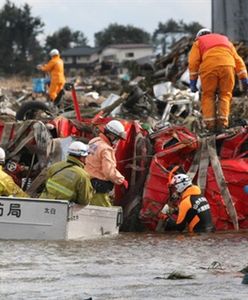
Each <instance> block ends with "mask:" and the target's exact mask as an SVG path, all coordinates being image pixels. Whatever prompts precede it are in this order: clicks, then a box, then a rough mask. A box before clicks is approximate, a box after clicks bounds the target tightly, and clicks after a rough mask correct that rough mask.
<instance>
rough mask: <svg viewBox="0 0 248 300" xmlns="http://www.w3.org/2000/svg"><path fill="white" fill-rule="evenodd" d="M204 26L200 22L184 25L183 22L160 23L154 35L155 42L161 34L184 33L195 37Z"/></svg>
mask: <svg viewBox="0 0 248 300" xmlns="http://www.w3.org/2000/svg"><path fill="white" fill-rule="evenodd" d="M201 28H203V26H202V25H201V24H200V23H198V22H191V23H189V24H186V23H184V22H183V21H182V20H180V21H179V22H177V21H175V20H173V19H169V20H168V21H167V22H166V23H161V22H159V23H158V28H157V29H156V30H155V31H154V33H153V37H152V39H153V41H155V40H156V38H157V36H158V35H159V34H168V33H175V32H183V33H185V34H192V35H195V34H196V33H197V32H198V31H199V30H200V29H201Z"/></svg>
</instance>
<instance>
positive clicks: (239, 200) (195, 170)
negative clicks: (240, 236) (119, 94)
mask: <svg viewBox="0 0 248 300" xmlns="http://www.w3.org/2000/svg"><path fill="white" fill-rule="evenodd" d="M110 119H111V118H98V119H97V121H94V122H92V119H83V120H81V121H77V120H69V119H67V118H64V117H61V116H60V117H57V118H55V119H53V120H49V121H47V122H41V121H37V120H26V121H21V122H0V144H1V146H2V147H3V148H4V149H5V150H6V153H7V164H6V171H7V172H8V173H9V174H10V175H11V176H13V178H14V180H15V181H16V183H17V184H19V185H20V186H21V185H22V186H23V188H24V189H25V190H26V191H27V192H29V193H30V195H32V196H34V195H35V193H34V190H35V188H34V187H33V184H34V183H35V182H36V181H37V180H36V179H37V178H38V176H39V174H40V173H42V170H43V169H44V168H45V167H46V166H47V164H48V163H50V162H51V161H56V159H57V160H58V159H60V158H61V155H60V154H61V144H60V142H61V141H62V140H64V139H65V138H67V137H69V136H72V137H75V138H78V139H81V140H83V141H87V140H89V139H90V138H91V137H92V136H93V135H94V134H96V130H97V129H99V128H101V126H102V125H103V124H105V123H106V122H107V121H109V120H110ZM121 121H122V122H123V124H124V126H125V128H126V131H127V140H126V141H120V142H119V144H118V145H117V149H116V156H117V161H118V169H119V170H120V172H121V173H122V174H123V175H124V176H125V177H126V178H127V179H128V181H129V190H128V191H125V190H123V189H122V187H119V186H116V187H115V199H114V205H120V206H122V207H123V210H124V221H123V227H122V229H123V230H124V231H141V230H149V231H156V227H157V224H158V221H159V212H160V211H161V209H162V208H163V206H164V205H165V204H166V203H167V202H168V201H169V190H168V187H167V183H168V170H169V169H171V168H172V167H173V166H176V165H178V166H180V167H181V168H183V169H184V170H185V171H186V172H187V174H189V175H190V176H191V178H192V179H193V181H194V182H195V183H197V184H199V185H200V187H201V189H202V190H203V192H204V194H205V196H206V197H207V199H208V201H209V203H210V207H211V211H212V215H213V221H214V224H215V227H216V230H238V229H247V228H248V194H247V193H245V190H244V186H245V185H246V184H248V157H247V156H248V144H247V141H248V128H247V127H245V126H243V127H242V126H241V127H236V128H233V131H232V132H231V133H228V134H220V135H217V136H207V137H202V138H200V137H199V136H197V135H196V134H194V133H192V132H190V131H189V130H188V129H187V128H185V127H182V126H171V127H167V128H162V129H160V130H158V131H157V132H154V133H152V134H149V133H148V131H146V130H145V129H143V128H142V127H141V125H140V123H139V122H138V121H127V120H121ZM38 181H39V180H38ZM30 183H31V185H30ZM34 185H35V184H34ZM36 192H37V190H36Z"/></svg>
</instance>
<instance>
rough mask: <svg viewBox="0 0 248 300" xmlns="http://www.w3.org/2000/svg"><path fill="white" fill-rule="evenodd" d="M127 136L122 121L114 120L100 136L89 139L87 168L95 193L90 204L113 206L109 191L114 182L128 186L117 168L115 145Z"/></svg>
mask: <svg viewBox="0 0 248 300" xmlns="http://www.w3.org/2000/svg"><path fill="white" fill-rule="evenodd" d="M125 138H126V132H125V129H124V126H123V125H122V123H121V122H119V121H117V120H112V121H110V122H108V123H107V124H106V125H105V128H104V130H103V132H102V133H100V134H99V136H98V137H95V138H93V139H91V140H90V141H89V149H90V150H89V152H90V153H89V155H88V156H87V158H86V165H85V170H86V172H87V173H88V174H89V175H90V176H91V183H92V186H93V188H94V189H95V194H94V195H93V199H92V200H91V202H90V204H92V205H97V206H107V207H108V206H112V204H111V202H110V197H109V192H110V191H111V190H112V189H113V187H114V184H117V185H124V187H125V188H126V189H127V188H128V182H127V180H125V177H124V176H123V175H122V174H121V173H120V172H119V171H118V170H117V168H116V165H117V163H116V158H115V149H114V145H115V144H116V142H117V141H118V140H120V139H125Z"/></svg>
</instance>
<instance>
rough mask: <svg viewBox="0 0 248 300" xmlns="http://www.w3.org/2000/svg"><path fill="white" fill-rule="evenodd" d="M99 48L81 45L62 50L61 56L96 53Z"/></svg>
mask: <svg viewBox="0 0 248 300" xmlns="http://www.w3.org/2000/svg"><path fill="white" fill-rule="evenodd" d="M100 49H101V48H99V47H96V48H93V47H90V46H81V47H75V48H71V49H67V50H64V51H62V53H61V56H90V55H92V54H94V53H98V52H99V51H100Z"/></svg>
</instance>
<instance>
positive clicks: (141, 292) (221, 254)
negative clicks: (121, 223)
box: [0, 233, 248, 300]
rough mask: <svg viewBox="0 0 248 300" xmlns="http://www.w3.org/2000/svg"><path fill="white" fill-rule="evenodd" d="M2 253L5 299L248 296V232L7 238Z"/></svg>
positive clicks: (1, 294) (0, 282) (0, 244)
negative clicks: (247, 270) (69, 238)
mask: <svg viewBox="0 0 248 300" xmlns="http://www.w3.org/2000/svg"><path fill="white" fill-rule="evenodd" d="M0 257H1V259H0V299H1V300H2V299H4V300H5V299H7V300H9V299H18V300H19V299H25V300H26V299H34V300H38V299H49V300H53V299H60V300H63V299H75V300H77V299H80V300H84V299H88V298H90V297H92V299H93V300H110V299H118V300H122V299H123V300H124V299H131V300H141V299H142V300H144V299H149V300H150V299H151V300H153V299H154V300H158V299H166V300H167V299H173V300H175V299H206V300H212V299H213V300H217V299H221V300H224V299H226V300H236V299H237V300H240V299H244V300H247V299H248V284H247V285H246V284H242V283H241V282H242V278H243V276H244V274H242V273H241V272H239V271H240V270H241V269H243V268H244V267H246V266H248V233H213V234H208V235H206V234H203V235H195V236H190V235H187V234H169V235H168V234H167V235H158V234H129V233H121V234H120V235H118V236H115V237H103V238H100V239H95V240H85V241H68V242H65V241H63V242H53V241H3V240H2V241H0ZM173 272H178V273H180V274H181V275H185V276H192V277H193V278H192V279H188V278H187V279H175V280H170V279H167V277H168V276H169V275H170V274H171V273H173Z"/></svg>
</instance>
